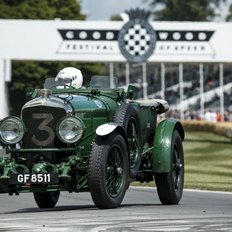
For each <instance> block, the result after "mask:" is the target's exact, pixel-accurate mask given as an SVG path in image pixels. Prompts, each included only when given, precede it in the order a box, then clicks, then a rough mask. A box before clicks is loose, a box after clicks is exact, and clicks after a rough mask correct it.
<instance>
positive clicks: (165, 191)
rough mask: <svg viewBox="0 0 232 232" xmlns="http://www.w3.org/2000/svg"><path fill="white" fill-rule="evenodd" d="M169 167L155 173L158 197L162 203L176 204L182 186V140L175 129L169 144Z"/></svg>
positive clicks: (179, 197)
mask: <svg viewBox="0 0 232 232" xmlns="http://www.w3.org/2000/svg"><path fill="white" fill-rule="evenodd" d="M170 160H171V169H170V171H169V172H167V173H155V182H156V186H157V191H158V195H159V199H160V201H161V203H162V204H164V205H173V204H178V202H179V201H180V199H181V197H182V193H183V187H184V153H183V146H182V140H181V138H180V135H179V133H178V132H177V131H176V130H175V131H174V133H173V136H172V144H171V159H170Z"/></svg>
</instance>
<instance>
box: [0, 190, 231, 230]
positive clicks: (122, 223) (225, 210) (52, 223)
mask: <svg viewBox="0 0 232 232" xmlns="http://www.w3.org/2000/svg"><path fill="white" fill-rule="evenodd" d="M0 231H28V232H29V231H30V232H32V231H36V232H38V231H54V232H55V231H56V232H59V231H92V232H95V231H101V232H103V231H110V232H114V231H232V193H219V192H206V191H203V192H201V191H190V190H185V191H184V194H183V197H182V200H181V202H180V204H179V205H171V206H163V205H161V204H160V201H159V198H158V195H157V192H156V189H155V188H141V187H130V189H129V190H128V191H127V193H126V196H125V198H124V201H123V203H122V206H121V207H120V208H117V209H110V210H99V209H97V208H96V207H95V206H94V204H93V202H92V199H91V196H90V194H89V193H78V194H77V193H71V194H69V193H66V192H64V193H62V194H61V197H60V199H59V201H58V204H57V206H56V207H55V208H54V209H45V210H44V209H39V208H37V206H36V204H35V202H34V199H33V197H32V194H31V193H26V194H20V195H19V196H8V195H7V194H1V195H0Z"/></svg>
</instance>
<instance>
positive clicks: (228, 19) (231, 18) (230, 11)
mask: <svg viewBox="0 0 232 232" xmlns="http://www.w3.org/2000/svg"><path fill="white" fill-rule="evenodd" d="M226 21H232V4H231V5H230V7H229V14H228V15H227V17H226Z"/></svg>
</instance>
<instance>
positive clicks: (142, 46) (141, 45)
mask: <svg viewBox="0 0 232 232" xmlns="http://www.w3.org/2000/svg"><path fill="white" fill-rule="evenodd" d="M150 40H151V36H150V33H149V32H148V31H147V29H146V28H145V27H143V26H142V25H141V24H134V25H132V26H131V27H130V28H128V30H127V32H126V33H125V35H124V43H125V48H126V50H127V51H128V52H129V54H131V55H133V56H142V55H144V54H145V53H146V52H147V51H148V49H149V46H150Z"/></svg>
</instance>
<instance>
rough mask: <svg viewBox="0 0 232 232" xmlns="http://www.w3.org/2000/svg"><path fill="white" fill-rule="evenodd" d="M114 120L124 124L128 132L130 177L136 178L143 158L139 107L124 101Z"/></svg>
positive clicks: (121, 124)
mask: <svg viewBox="0 0 232 232" xmlns="http://www.w3.org/2000/svg"><path fill="white" fill-rule="evenodd" d="M114 122H116V123H117V124H118V125H120V126H122V127H123V128H124V130H125V132H126V135H127V139H128V148H129V157H130V177H131V178H134V177H135V176H136V174H137V172H138V170H139V167H140V163H141V159H142V152H141V131H140V127H139V117H138V109H137V107H136V106H135V105H133V104H126V103H123V104H122V105H120V106H119V107H118V108H117V110H116V112H115V115H114Z"/></svg>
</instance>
